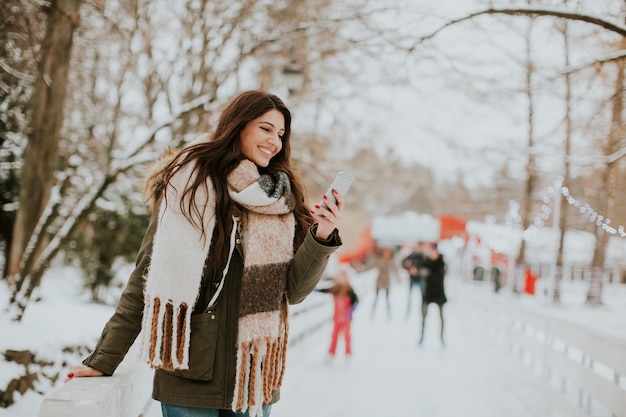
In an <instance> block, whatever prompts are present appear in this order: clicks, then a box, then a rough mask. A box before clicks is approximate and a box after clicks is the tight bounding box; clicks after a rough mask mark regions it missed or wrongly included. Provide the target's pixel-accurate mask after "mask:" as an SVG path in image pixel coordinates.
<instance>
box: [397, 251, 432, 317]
mask: <svg viewBox="0 0 626 417" xmlns="http://www.w3.org/2000/svg"><path fill="white" fill-rule="evenodd" d="M427 263H428V258H427V257H426V255H425V254H424V242H419V243H418V244H417V245H416V246H415V248H414V249H413V251H412V252H411V253H409V255H408V256H407V257H406V258H404V259H403V260H402V267H403V268H404V269H406V270H407V271H408V273H409V298H408V302H407V308H406V316H407V317H409V315H410V314H411V304H412V303H411V302H412V296H413V287H418V288H419V290H420V300H422V299H423V298H424V290H425V289H426V277H427V276H428V274H429V273H430V270H429V269H428V267H427V266H426V265H427Z"/></svg>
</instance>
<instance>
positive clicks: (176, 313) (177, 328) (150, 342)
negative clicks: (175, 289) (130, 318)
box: [142, 297, 191, 371]
mask: <svg viewBox="0 0 626 417" xmlns="http://www.w3.org/2000/svg"><path fill="white" fill-rule="evenodd" d="M190 324H191V309H190V308H189V307H188V306H187V304H186V303H184V302H183V303H179V304H177V305H176V306H174V304H173V302H172V301H171V300H169V301H167V302H166V303H165V305H163V302H162V300H161V299H160V298H159V297H155V298H152V299H150V300H146V303H145V306H144V313H143V328H144V329H146V331H148V332H149V334H148V335H146V336H145V337H144V339H143V346H142V356H143V357H144V358H146V359H147V361H148V364H149V365H150V367H152V368H159V369H165V370H168V371H173V370H176V369H189V349H187V346H188V345H189V343H188V340H189V338H190V334H191V326H190Z"/></svg>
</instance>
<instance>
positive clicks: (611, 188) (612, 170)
mask: <svg viewBox="0 0 626 417" xmlns="http://www.w3.org/2000/svg"><path fill="white" fill-rule="evenodd" d="M625 47H626V38H624V39H622V42H621V44H620V48H622V49H623V48H625ZM616 65H617V74H616V77H615V88H614V91H615V93H614V95H613V100H612V116H611V130H610V132H609V136H608V138H607V140H606V146H605V148H604V155H605V156H606V157H609V156H610V155H611V154H613V153H614V152H616V151H617V150H618V149H619V142H620V139H621V137H622V135H623V133H624V126H623V120H622V113H623V111H624V66H625V65H624V61H623V60H619V61H616ZM617 175H618V164H617V161H610V160H607V163H606V169H604V170H603V171H602V175H601V182H600V190H599V201H600V204H601V205H600V210H598V212H599V213H600V214H602V215H603V216H604V217H605V218H610V216H612V215H613V207H614V201H615V194H616V189H615V184H616V181H617ZM603 223H604V221H603V219H598V220H597V221H596V249H595V251H594V253H593V261H592V262H591V279H590V282H589V289H588V291H587V303H589V304H592V305H599V304H602V284H603V281H604V275H605V271H604V262H605V258H606V247H607V244H608V241H609V234H608V233H607V232H606V231H605V229H604V227H603Z"/></svg>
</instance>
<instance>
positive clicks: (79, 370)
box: [65, 365, 104, 382]
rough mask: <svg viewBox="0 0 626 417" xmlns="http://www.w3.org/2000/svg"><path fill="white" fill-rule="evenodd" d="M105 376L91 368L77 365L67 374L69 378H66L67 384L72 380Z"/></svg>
mask: <svg viewBox="0 0 626 417" xmlns="http://www.w3.org/2000/svg"><path fill="white" fill-rule="evenodd" d="M102 375H104V374H103V373H102V372H100V371H98V370H97V369H94V368H91V367H89V366H85V365H76V366H74V367H72V370H71V371H70V372H68V373H67V377H66V378H65V382H67V381H69V380H70V379H72V378H82V377H89V376H102Z"/></svg>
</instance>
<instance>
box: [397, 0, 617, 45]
mask: <svg viewBox="0 0 626 417" xmlns="http://www.w3.org/2000/svg"><path fill="white" fill-rule="evenodd" d="M492 14H504V15H511V16H552V17H558V18H561V19H569V20H577V21H580V22H587V23H591V24H593V25H596V26H600V27H601V28H603V29H606V30H608V31H611V32H614V33H617V34H618V35H621V36H624V37H626V26H624V25H620V24H617V23H613V22H610V21H608V20H606V19H603V18H601V17H597V16H592V15H589V14H583V13H575V12H570V11H567V10H559V9H550V8H538V7H512V8H510V7H507V8H493V7H492V8H489V9H485V10H480V11H478V12H474V13H470V14H468V15H466V16H463V17H460V18H458V19H454V20H450V21H449V22H447V23H445V24H444V25H442V26H441V27H439V28H438V29H436V30H435V31H434V32H431V33H430V34H428V35H425V36H422V37H420V38H419V39H418V40H417V42H416V43H415V45H413V46H412V47H411V48H409V52H412V51H413V50H415V48H417V46H419V45H420V44H421V43H423V42H425V41H428V40H430V39H432V38H434V37H435V36H437V34H439V32H441V31H442V30H444V29H446V28H448V27H450V26H453V25H456V24H457V23H461V22H465V21H467V20H471V19H473V18H475V17H478V16H483V15H492Z"/></svg>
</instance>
